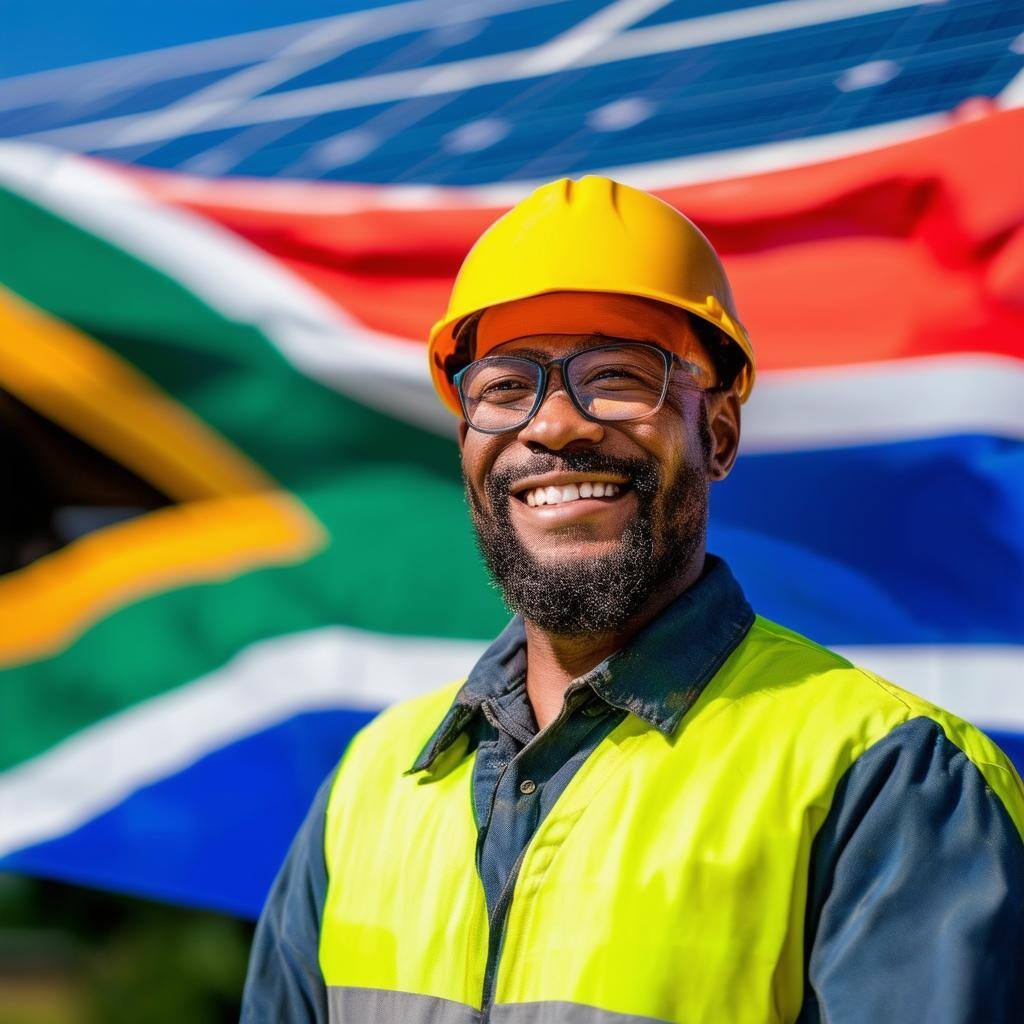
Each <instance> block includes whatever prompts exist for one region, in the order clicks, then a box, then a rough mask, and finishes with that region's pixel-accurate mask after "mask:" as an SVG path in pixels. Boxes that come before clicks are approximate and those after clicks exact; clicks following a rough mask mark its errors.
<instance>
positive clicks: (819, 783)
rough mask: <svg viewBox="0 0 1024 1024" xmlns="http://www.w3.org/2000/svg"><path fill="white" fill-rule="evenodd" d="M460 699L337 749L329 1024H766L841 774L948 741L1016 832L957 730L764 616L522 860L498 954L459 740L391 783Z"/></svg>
mask: <svg viewBox="0 0 1024 1024" xmlns="http://www.w3.org/2000/svg"><path fill="white" fill-rule="evenodd" d="M457 690H458V685H455V686H451V687H448V688H446V689H444V690H442V691H440V692H436V693H433V694H430V695H428V696H425V697H422V698H419V699H416V700H413V701H410V702H408V703H405V704H401V705H398V706H396V707H394V708H392V709H390V710H389V711H387V712H385V713H384V714H383V715H381V716H380V717H379V718H378V719H376V720H375V721H374V722H373V723H371V724H370V725H369V726H368V727H367V728H366V729H365V730H364V731H363V732H362V733H361V734H360V735H359V736H357V738H356V739H355V740H354V741H353V743H352V744H351V746H350V748H349V750H348V752H347V753H346V755H345V758H344V760H343V762H342V765H341V767H340V769H339V771H338V774H337V776H336V779H335V782H334V786H333V790H332V792H331V795H330V799H329V803H328V809H327V818H326V832H325V856H326V861H327V866H328V874H329V882H328V889H327V897H326V901H325V904H324V909H323V919H322V925H321V938H320V965H321V969H322V972H323V976H324V980H325V982H326V984H327V986H328V994H329V1005H330V1007H331V1020H332V1022H343V1024H349V1022H352V1024H357V1022H358V1024H377V1022H382V1024H383V1022H392V1021H393V1022H395V1024H475V1022H480V1021H481V1020H484V1021H494V1022H496V1024H568V1022H572V1024H626V1022H633V1024H651V1022H675V1024H766V1022H775V1021H779V1022H782V1021H787V1022H791V1021H793V1020H794V1019H795V1018H796V1016H797V1014H798V1013H799V1010H800V1007H801V1004H802V1003H803V1000H804V915H805V905H806V901H807V879H808V867H809V862H810V856H811V845H812V842H813V840H814V838H815V835H816V833H817V831H818V829H819V827H820V826H821V824H822V822H823V821H824V819H825V817H826V815H827V814H828V811H829V807H830V806H831V803H832V797H833V794H834V792H835V790H836V786H837V784H838V783H839V781H840V780H841V779H842V777H843V776H844V774H845V773H846V772H847V770H848V769H849V768H850V766H851V765H852V764H853V762H854V761H856V759H857V758H858V757H859V756H860V755H861V754H863V753H864V751H865V750H867V749H868V748H869V747H870V746H871V745H872V744H874V743H875V742H877V741H878V740H880V739H882V738H883V737H885V736H886V735H887V734H888V733H889V732H891V731H892V730H893V729H894V728H896V727H897V726H899V725H901V724H903V723H904V722H907V721H910V720H911V719H914V718H920V717H925V718H930V719H932V720H934V721H936V722H938V723H939V725H940V726H941V728H942V730H943V731H944V733H945V734H946V736H947V737H948V738H949V740H950V741H951V742H952V743H953V744H955V745H956V746H957V747H959V748H960V749H961V750H962V751H963V752H964V753H965V754H966V755H967V756H968V757H969V758H970V760H971V761H973V762H974V764H975V765H976V766H977V767H978V768H979V769H980V770H981V772H982V773H983V775H984V777H985V779H986V782H987V783H988V785H989V786H990V787H991V788H992V789H993V790H995V791H996V793H997V795H998V796H999V797H1000V798H1001V799H1002V801H1003V803H1004V805H1005V806H1006V808H1007V810H1008V812H1009V813H1010V815H1011V817H1012V818H1013V819H1014V821H1015V823H1016V825H1017V827H1018V828H1019V829H1021V830H1022V831H1024V795H1022V791H1021V788H1020V783H1019V780H1018V779H1017V778H1016V776H1015V774H1014V772H1013V770H1012V769H1011V768H1009V766H1008V763H1007V761H1006V759H1005V758H1004V756H1003V755H1002V753H1001V752H1000V751H999V750H998V748H997V747H995V745H994V744H992V743H991V742H990V741H989V740H988V739H987V738H986V737H985V736H984V735H982V734H981V733H980V732H978V731H977V730H976V729H974V728H972V727H971V726H969V725H967V724H965V723H964V722H962V721H960V720H959V719H957V718H955V717H954V716H952V715H950V714H948V713H946V712H944V711H941V710H940V709H938V708H936V707H934V706H933V705H931V704H929V703H928V702H926V701H924V700H921V699H919V698H917V697H914V696H912V695H910V694H908V693H906V692H904V691H902V690H900V689H898V688H897V687H895V686H893V685H891V684H890V683H887V682H885V681H884V680H881V679H879V678H877V677H876V676H873V675H871V674H870V673H867V672H864V671H862V670H860V669H857V668H854V667H853V666H851V665H850V664H849V663H848V662H847V661H845V660H844V659H842V658H841V657H839V656H838V655H836V654H834V653H832V652H830V651H827V650H825V649H824V648H821V647H818V646H817V645H815V644H812V643H811V642H810V641H808V640H806V639H805V638H803V637H801V636H799V635H797V634H795V633H792V632H790V631H789V630H786V629H783V628H782V627H780V626H777V625H775V624H773V623H770V622H768V621H766V620H764V619H761V618H758V619H757V620H756V622H755V624H754V625H753V627H752V628H751V630H750V632H749V634H748V635H747V637H746V638H745V639H744V640H743V641H742V642H741V643H740V645H739V646H738V647H737V648H736V650H735V651H734V652H733V653H732V655H731V657H730V658H729V659H728V660H727V661H726V663H725V664H724V665H723V666H722V668H721V669H720V670H719V671H718V673H717V674H716V675H715V676H714V678H713V679H712V680H711V681H710V683H709V684H708V685H707V687H706V688H705V690H704V692H703V693H702V695H701V697H700V698H699V700H698V701H697V703H696V704H695V705H694V707H693V708H692V709H691V710H690V711H689V712H688V713H687V714H686V716H685V717H684V719H683V720H682V722H681V724H680V726H679V728H678V729H677V730H676V733H675V734H674V735H673V736H672V737H671V738H666V737H665V736H663V735H662V734H661V733H660V732H659V731H658V730H657V729H654V728H652V727H651V726H650V725H648V724H647V723H645V722H643V721H642V720H641V719H639V718H637V717H635V716H633V715H627V716H626V718H625V719H624V720H623V721H622V722H621V724H619V725H618V727H617V728H615V729H614V731H612V732H611V734H610V735H609V736H608V737H607V738H606V739H604V740H603V741H602V742H601V743H600V744H599V745H598V747H597V748H596V749H595V750H594V752H593V753H592V754H591V755H590V757H589V758H588V759H587V760H586V762H585V763H584V764H583V765H582V767H581V768H580V769H579V770H578V772H577V773H576V775H575V776H574V777H573V779H572V780H571V782H570V783H569V785H568V786H567V788H566V789H565V791H564V792H563V793H562V794H561V796H560V797H559V798H558V800H557V801H556V803H555V804H554V806H553V807H552V808H551V810H550V811H549V813H548V815H547V817H546V818H545V819H544V820H543V822H542V823H541V825H540V827H539V828H538V830H537V832H536V833H535V835H534V836H533V838H532V839H531V841H530V842H529V844H528V845H527V847H526V850H525V852H524V854H523V856H522V857H521V859H520V862H519V864H518V872H517V874H516V877H515V883H514V888H513V890H512V893H513V895H512V900H511V904H510V905H509V909H508V913H507V917H506V919H505V927H504V930H503V934H502V935H500V936H491V935H489V931H488V915H487V910H486V906H485V902H484V891H483V887H482V885H481V882H480V878H479V876H478V874H477V870H476V861H475V852H476V842H477V829H476V825H475V823H474V819H473V802H472V793H471V785H472V773H473V762H474V756H473V754H472V752H469V751H468V740H467V739H466V737H465V736H462V737H460V738H459V740H457V741H456V743H455V744H454V745H453V746H452V747H451V748H449V749H448V750H447V751H445V752H444V753H443V754H442V755H441V756H440V757H439V759H438V760H437V761H436V762H435V763H434V765H433V766H432V767H431V769H430V770H428V771H423V772H418V773H416V774H411V775H410V774H405V773H406V771H407V770H408V769H409V767H410V765H411V764H412V763H413V761H414V760H415V759H416V756H417V755H418V754H419V752H420V750H421V749H422V747H423V746H424V744H425V743H426V742H427V740H428V739H429V738H430V736H431V734H432V733H433V732H434V730H435V729H436V727H437V725H438V723H439V722H440V720H441V719H442V717H443V716H444V714H445V712H446V711H447V709H448V707H449V706H450V704H451V702H452V699H453V698H454V695H455V693H456V692H457Z"/></svg>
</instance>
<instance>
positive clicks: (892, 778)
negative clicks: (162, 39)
mask: <svg viewBox="0 0 1024 1024" xmlns="http://www.w3.org/2000/svg"><path fill="white" fill-rule="evenodd" d="M430 361H431V362H430V365H431V372H432V374H433V379H434V383H435V385H436V387H437V390H438V393H439V395H440V397H441V399H442V401H443V402H445V404H446V405H447V406H448V407H449V408H450V409H451V410H452V412H453V413H455V414H456V415H458V416H459V417H460V422H459V439H460V447H461V455H462V466H463V472H464V477H465V484H466V495H467V499H468V503H469V507H470V511H471V515H472V520H473V525H474V527H475V530H476V534H477V538H478V541H479V545H480V549H481V552H482V554H483V557H484V559H485V561H486V563H487V565H488V568H489V570H490V572H491V575H492V576H493V578H494V580H495V582H496V584H497V585H498V587H500V589H501V592H502V594H503V595H504V598H505V601H506V603H507V604H508V606H509V608H510V609H511V610H512V611H513V612H514V613H515V617H514V618H513V619H512V621H511V623H510V624H509V626H508V627H507V629H506V630H505V631H504V632H503V633H502V634H501V636H499V637H498V638H497V640H495V642H494V643H493V644H492V645H491V647H490V648H489V649H488V650H487V651H486V653H485V654H484V655H483V657H482V658H481V659H480V661H479V662H478V663H477V664H476V665H475V666H474V668H473V669H472V671H471V672H470V674H469V676H468V678H467V679H466V680H464V681H461V682H459V683H457V684H454V685H452V686H450V687H447V688H445V689H443V690H441V691H438V692H435V693H431V694H428V695H426V696H424V697H422V698H420V699H417V700H414V701H410V702H407V703H405V704H401V705H398V706H396V707H394V708H392V709H390V710H389V711H387V712H385V713H384V714H383V715H381V716H380V717H379V718H377V719H376V720H375V721H374V722H373V723H372V724H371V725H369V726H368V727H367V728H366V729H364V730H363V732H362V733H360V734H359V735H358V736H357V737H356V738H355V740H353V742H352V744H351V745H350V747H349V749H348V751H347V752H346V754H345V757H344V758H343V760H342V763H341V765H340V767H339V769H338V770H337V772H336V773H334V774H333V775H332V777H331V778H330V779H328V780H327V782H326V783H325V785H324V787H323V788H322V790H321V792H320V794H319V795H318V797H317V800H316V801H315V803H314V805H313V808H312V809H311V811H310V813H309V816H308V818H307V820H306V823H305V825H304V826H303V829H302V831H301V832H300V834H299V836H298V837H297V838H296V840H295V843H294V845H293V848H292V851H291V853H290V854H289V857H288V860H287V862H286V863H285V865H284V867H283V868H282V871H281V874H280V876H279V877H278V880H277V882H276V883H275V886H274V889H273V892H272V893H271V896H270V899H269V901H268V903H267V907H266V909H265V911H264V914H263V917H262V918H261V921H260V925H259V928H258V930H257V935H256V940H255V943H254V947H253V955H252V960H251V964H250V972H249V978H248V982H247V987H246V994H245V1005H244V1009H243V1021H245V1022H247V1024H256V1022H271V1021H272V1022H275V1024H280V1022H299V1021H301V1022H307V1021H317V1022H320V1021H328V1020H329V1021H331V1022H344V1024H477V1022H480V1024H482V1022H485V1021H493V1022H495V1024H532V1022H536V1024H659V1022H662V1024H663V1022H673V1024H768V1022H797V1021H798V1022H800V1024H812V1022H819V1021H820V1022H824V1021H831V1022H843V1024H850V1022H857V1024H860V1022H863V1024H868V1022H871V1024H877V1022H879V1021H893V1022H899V1024H909V1022H917V1021H920V1022H928V1024H953V1022H957V1024H961V1022H969V1021H985V1022H987V1024H1001V1022H1010V1021H1019V1020H1021V1019H1024V970H1022V969H1021V964H1022V963H1024V843H1022V839H1021V830H1022V829H1024V787H1022V785H1021V782H1020V779H1019V778H1018V777H1017V775H1016V774H1015V772H1014V770H1013V768H1012V767H1011V766H1010V764H1009V763H1008V762H1007V760H1006V758H1005V757H1004V756H1003V754H1002V753H1001V752H1000V751H999V750H998V749H997V748H996V747H995V746H994V745H993V744H992V743H991V742H990V741H989V740H987V739H986V738H985V737H984V736H983V735H982V734H980V733H979V732H978V731H977V730H975V729H973V728H972V727H971V726H969V725H967V724H965V723H964V722H962V721H960V720H958V719H957V718H955V717H953V716H952V715H950V714H948V713H946V712H944V711H942V710H940V709H939V708H936V707H934V706H933V705H931V704H928V703H927V702H925V701H923V700H921V699H919V698H917V697H914V696H912V695H911V694H909V693H907V692H905V691H903V690H900V689H899V688H897V687H896V686H894V685H892V684H890V683H888V682H886V681H884V680H882V679H879V678H877V677H876V676H874V675H872V674H871V673H869V672H866V671H863V670H861V669H858V668H856V667H854V666H853V665H851V664H850V663H849V662H847V661H846V660H844V659H843V658H841V657H840V656H838V655H836V654H834V653H832V652H830V651H828V650H826V649H824V648H821V647H819V646H817V645H815V644H814V643H812V642H811V641H810V640H807V639H805V638H804V637H802V636H799V635H798V634H796V633H793V632H791V631H789V630H787V629H785V628H784V627H782V626H779V625H776V624H774V623H772V622H769V621H767V620H765V619H763V618H761V617H759V616H757V615H755V613H754V612H753V610H752V609H751V608H750V606H749V604H748V603H747V601H746V599H745V598H744V596H743V592H742V590H741V588H740V585H739V584H738V583H737V582H736V580H735V579H734V578H733V576H732V574H731V573H730V571H729V569H728V567H727V566H726V565H725V563H724V562H722V561H721V560H720V559H718V558H715V557H714V556H712V555H710V554H708V553H707V552H706V551H705V537H706V527H707V518H708V492H709V487H710V485H711V484H712V483H713V482H715V481H718V480H721V479H723V478H724V477H725V476H726V475H727V474H728V472H729V471H730V469H731V468H732V466H733V463H734V461H735V458H736V453H737V448H738V444H739V437H740V406H741V403H742V402H743V401H744V400H745V399H746V397H747V396H748V395H749V393H750V390H751V388H752V386H753V381H754V366H753V350H752V348H751V344H750V341H749V339H748V337H747V334H746V332H745V330H744V328H743V327H742V325H741V323H740V321H739V318H738V316H737V313H736V310H735V307H734V304H733V299H732V295H731V293H730V290H729V286H728V283H727V281H726V278H725V275H724V272H723V270H722V267H721V265H720V263H719V261H718V258H717V256H716V255H715V253H714V251H713V250H712V248H711V246H710V245H709V243H708V242H707V240H706V239H705V238H704V236H703V235H702V234H701V233H700V232H699V231H698V230H697V229H696V228H695V227H694V225H693V224H691V223H690V222H689V221H688V220H687V219H686V218H685V217H683V216H682V215H680V214H679V213H677V212H676V211H675V210H673V209H672V208H671V207H669V206H667V205H665V204H664V203H662V202H661V201H659V200H657V199H655V198H654V197H652V196H649V195H647V194H645V193H643V192H638V191H636V190H634V189H630V188H627V187H625V186H623V185H619V184H617V183H615V182H612V181H609V180H608V179H604V178H596V177H590V178H584V179H583V180H582V181H579V182H572V181H568V180H563V181H559V182H555V183H553V184H551V185H548V186H545V187H544V188H542V189H539V190H538V191H537V192H536V193H534V194H533V195H532V196H530V197H529V198H527V199H526V200H524V201H523V202H522V203H521V204H519V205H518V206H517V207H515V208H514V209H513V210H512V211H510V212H509V213H508V214H506V215H505V216H504V217H503V218H501V219H500V220H499V221H498V222H497V223H496V224H495V225H493V226H492V227H491V228H490V230H489V231H488V232H487V233H485V234H484V236H483V237H482V238H481V239H480V240H479V242H478V243H477V245H476V246H475V247H474V249H473V251H472V252H471V253H470V255H469V256H468V257H467V259H466V262H465V263H464V265H463V267H462V270H461V272H460V274H459V277H458V280H457V282H456V284H455V288H454V291H453V294H452V299H451V303H450V307H449V310H448V312H447V314H446V315H445V317H444V318H443V319H442V320H441V321H440V322H439V323H438V324H437V325H435V328H434V330H433V331H432V334H431V343H430ZM785 571H786V567H785V566H782V565H780V566H779V572H780V573H784V572H785Z"/></svg>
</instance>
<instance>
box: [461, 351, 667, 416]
mask: <svg viewBox="0 0 1024 1024" xmlns="http://www.w3.org/2000/svg"><path fill="white" fill-rule="evenodd" d="M668 365H669V363H668V360H667V359H666V358H665V356H664V354H663V353H662V352H661V351H660V350H659V349H656V348H653V347H652V346H648V345H621V346H606V347H601V348H593V349H584V350H583V351H582V352H579V353H577V354H576V355H574V356H572V357H571V358H569V359H567V360H566V361H565V363H564V364H563V366H564V371H563V372H564V376H565V384H566V387H567V388H568V389H569V391H570V392H571V393H572V394H573V396H574V397H575V399H576V401H577V403H578V404H579V406H580V408H581V409H583V410H584V411H585V412H586V413H587V415H588V416H593V417H594V419H598V420H631V419H638V418H640V417H642V416H648V415H650V414H651V413H652V412H654V411H656V410H657V409H658V407H659V406H660V405H661V402H662V400H663V398H664V395H665V384H666V379H667V373H668ZM542 379H543V371H542V369H541V367H540V365H539V364H538V363H536V362H534V361H533V360H532V359H524V358H520V357H517V356H485V357H484V358H483V359H478V360H477V361H476V362H474V363H471V364H470V365H469V366H468V367H466V370H465V371H464V373H463V374H462V375H461V376H460V378H459V387H460V390H461V391H462V396H463V399H464V402H465V408H466V415H467V418H468V420H469V422H470V424H471V425H472V426H474V427H477V428H478V429H480V430H491V431H499V430H514V429H516V428H517V427H519V426H521V425H522V424H524V423H525V422H526V421H527V420H528V419H529V418H530V414H531V413H532V412H533V409H534V406H535V405H536V404H537V397H538V391H539V388H540V386H541V381H542Z"/></svg>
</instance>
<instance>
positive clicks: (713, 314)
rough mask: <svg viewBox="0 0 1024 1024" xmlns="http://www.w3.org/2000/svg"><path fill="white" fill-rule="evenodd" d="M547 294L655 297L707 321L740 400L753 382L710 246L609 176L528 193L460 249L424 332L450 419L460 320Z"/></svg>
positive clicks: (749, 351) (682, 220) (750, 357)
mask: <svg viewBox="0 0 1024 1024" xmlns="http://www.w3.org/2000/svg"><path fill="white" fill-rule="evenodd" d="M552 292H608V293H612V294H619V295H635V296H639V297H641V298H646V299H655V300H657V301H659V302H664V303H667V304H668V305H671V306H675V307H677V308H679V309H684V310H688V311H689V312H690V313H694V314H695V315H697V316H699V317H701V318H702V319H704V320H707V321H708V322H709V323H711V324H714V326H715V327H718V328H719V329H720V330H721V331H722V332H723V333H724V334H725V335H727V336H728V337H729V338H731V339H732V341H733V342H735V344H736V345H737V346H739V348H740V350H741V351H742V353H743V356H744V358H745V363H744V366H743V368H742V370H741V371H740V374H739V376H738V377H737V380H736V387H737V390H738V392H739V397H740V400H741V401H745V400H746V398H747V396H748V395H749V394H750V389H751V388H752V387H753V384H754V350H753V348H752V346H751V344H750V339H749V338H748V336H747V332H746V330H745V328H744V327H743V324H741V323H740V321H739V318H738V316H737V315H736V306H735V303H734V302H733V297H732V290H731V289H730V288H729V281H728V279H727V278H726V276H725V271H724V270H723V268H722V264H721V262H720V261H719V259H718V256H717V254H716V253H715V250H714V249H713V248H712V247H711V243H710V242H709V241H708V240H707V239H706V238H705V237H704V235H703V234H702V233H701V231H700V230H699V229H698V228H697V226H696V225H695V224H694V223H693V222H692V221H690V220H689V219H687V218H686V217H684V216H683V215H682V214H681V213H679V211H678V210H676V209H674V208H673V207H671V206H669V205H668V203H664V202H662V201H661V200H660V199H657V198H655V197H654V196H652V195H650V194H649V193H647V192H641V191H640V190H638V189H635V188H630V187H629V186H628V185H623V184H621V183H619V182H617V181H612V180H611V179H610V178H602V177H598V176H596V175H588V176H587V177H585V178H582V179H580V180H579V181H573V180H571V179H569V178H562V179H561V180H559V181H553V182H551V183H550V184H548V185H544V186H542V187H541V188H539V189H537V190H536V191H535V192H534V193H532V194H531V195H529V196H527V198H526V199H524V200H523V201H522V202H520V203H518V204H517V205H516V206H514V207H512V209H511V210H509V211H508V213H506V214H505V215H504V216H502V217H500V218H499V219H498V220H497V221H495V223H494V224H492V225H491V226H490V227H489V228H488V229H487V230H486V231H485V232H484V233H483V234H482V235H481V236H480V238H479V239H478V240H477V242H476V244H475V245H474V246H473V248H472V249H471V250H470V251H469V254H468V255H467V256H466V259H465V261H464V262H463V264H462V267H461V269H460V270H459V274H458V277H456V279H455V285H454V287H453V288H452V294H451V299H450V300H449V303H448V310H447V312H446V313H445V315H444V317H443V318H442V319H441V320H438V322H437V323H436V324H434V326H433V327H432V328H431V331H430V344H429V347H428V359H429V360H430V372H431V375H432V377H433V381H434V386H435V387H436V388H437V392H438V394H439V395H440V396H441V399H442V401H443V402H444V403H445V405H447V406H448V408H450V409H451V410H452V411H453V412H455V413H456V414H459V413H460V406H459V399H458V395H457V394H456V392H455V389H454V386H453V385H452V382H451V380H450V378H449V374H448V365H449V363H448V360H449V359H450V358H451V357H452V356H453V355H454V354H455V349H456V343H457V335H458V332H459V330H460V328H461V327H462V326H463V325H464V324H465V323H466V322H467V320H468V318H470V317H472V316H473V315H474V314H476V313H480V312H481V311H483V310H485V309H487V308H489V307H491V306H496V305H499V304H501V303H506V302H515V301H518V300H520V299H527V298H531V297H533V296H536V295H546V294H549V293H552Z"/></svg>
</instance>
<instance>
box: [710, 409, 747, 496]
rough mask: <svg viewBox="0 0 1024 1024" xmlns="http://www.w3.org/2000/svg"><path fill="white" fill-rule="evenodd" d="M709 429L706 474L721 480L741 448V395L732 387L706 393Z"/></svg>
mask: <svg viewBox="0 0 1024 1024" xmlns="http://www.w3.org/2000/svg"><path fill="white" fill-rule="evenodd" d="M707 411H708V430H709V431H710V433H711V452H710V455H709V457H708V478H709V479H711V480H724V479H725V478H726V477H727V476H728V475H729V471H730V470H731V469H732V464H733V463H734V462H735V461H736V456H737V455H738V454H739V450H740V399H739V395H737V394H736V392H735V390H733V389H729V390H728V391H717V392H713V393H711V394H709V395H708V396H707Z"/></svg>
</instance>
